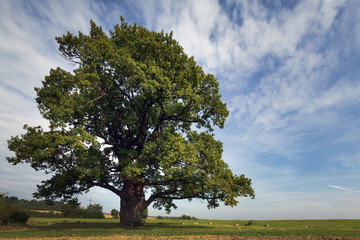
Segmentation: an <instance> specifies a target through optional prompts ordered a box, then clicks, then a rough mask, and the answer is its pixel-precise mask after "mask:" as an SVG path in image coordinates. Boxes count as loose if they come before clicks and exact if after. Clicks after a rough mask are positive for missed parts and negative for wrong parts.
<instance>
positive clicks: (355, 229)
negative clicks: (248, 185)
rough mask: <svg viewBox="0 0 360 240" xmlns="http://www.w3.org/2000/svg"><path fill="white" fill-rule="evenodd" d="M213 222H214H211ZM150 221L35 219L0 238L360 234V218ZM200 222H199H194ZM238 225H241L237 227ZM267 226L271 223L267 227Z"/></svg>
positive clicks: (3, 232) (7, 230)
mask: <svg viewBox="0 0 360 240" xmlns="http://www.w3.org/2000/svg"><path fill="white" fill-rule="evenodd" d="M210 222H211V223H212V224H211V225H210V224H209V223H210ZM247 222H248V221H222V220H147V221H146V224H145V225H144V226H143V227H137V228H120V227H119V220H116V219H69V218H32V219H30V222H29V224H28V225H27V226H17V227H16V226H13V227H7V228H0V238H29V237H32V238H34V237H38V238H40V237H41V238H46V237H62V236H76V237H94V236H98V237H100V236H111V235H126V236H134V235H136V236H184V235H196V236H201V235H236V236H324V237H360V220H286V221H253V225H251V226H244V225H245V224H246V223H247ZM194 223H197V224H194ZM234 224H235V225H236V224H238V226H234ZM264 225H269V227H266V226H264Z"/></svg>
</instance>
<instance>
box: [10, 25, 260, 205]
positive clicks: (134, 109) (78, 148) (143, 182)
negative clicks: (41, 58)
mask: <svg viewBox="0 0 360 240" xmlns="http://www.w3.org/2000/svg"><path fill="white" fill-rule="evenodd" d="M56 40H57V42H58V43H59V50H60V52H61V53H62V55H63V56H64V57H65V58H66V59H67V60H69V61H70V62H71V63H72V64H74V67H75V69H74V71H73V72H72V73H70V72H67V71H65V70H63V69H61V68H57V69H52V70H51V71H50V74H49V75H48V76H46V77H45V80H44V81H43V82H42V84H43V85H42V87H40V88H36V89H35V90H36V92H37V98H36V101H37V103H38V107H39V110H40V113H41V114H42V115H43V117H44V118H45V119H47V120H49V122H50V126H49V130H48V131H44V130H43V129H42V128H40V127H28V126H25V130H26V131H27V132H26V133H25V134H23V135H21V136H20V137H18V136H16V137H12V138H11V139H10V140H9V149H10V150H11V151H13V152H14V153H15V156H14V157H9V158H8V161H9V162H11V163H13V164H18V163H29V164H31V166H32V167H33V168H34V169H35V170H44V171H46V172H48V173H52V174H53V175H52V178H51V179H49V180H46V181H43V183H42V185H40V186H38V192H37V196H38V197H46V198H48V199H53V198H58V197H67V198H70V197H71V195H72V194H74V193H79V192H82V191H87V190H88V189H89V188H91V187H93V186H100V187H103V188H106V189H108V190H110V191H113V192H114V193H116V194H117V195H119V196H120V195H122V196H124V195H123V194H125V193H126V191H125V190H123V188H124V181H125V179H127V181H128V182H131V183H133V184H134V186H136V189H138V190H137V191H139V194H140V195H141V194H143V192H142V191H143V190H142V189H146V188H147V189H150V191H151V192H152V196H151V197H150V199H149V200H148V201H147V204H148V203H150V202H153V201H155V202H156V205H155V206H157V207H161V206H165V207H166V209H167V210H169V209H170V208H171V207H174V206H175V205H174V204H173V202H172V201H173V200H174V199H185V198H187V199H191V198H202V199H206V200H208V204H209V205H208V206H209V207H216V206H218V204H219V201H222V202H225V204H227V205H231V206H233V205H236V203H237V200H236V197H238V196H251V197H253V196H254V192H253V190H252V188H251V180H250V179H247V178H245V177H244V176H243V175H241V176H240V177H239V176H236V175H233V174H232V172H231V170H230V169H229V168H228V166H227V164H226V163H225V162H224V161H223V160H222V158H221V156H222V151H223V150H222V143H221V142H219V141H216V140H215V139H214V136H213V134H211V132H212V131H213V128H214V127H220V128H223V127H224V123H225V120H226V117H227V116H228V110H227V109H226V104H225V103H223V102H222V101H221V95H220V94H219V83H218V81H217V79H216V78H215V77H214V76H213V75H212V74H206V73H204V71H203V70H202V68H201V67H200V66H198V65H197V64H196V62H195V60H194V58H193V57H188V56H187V55H186V54H185V53H184V51H183V48H182V47H181V46H180V45H179V43H178V42H177V41H176V40H174V39H173V36H172V34H166V33H164V32H160V33H157V32H153V31H149V30H147V29H146V28H144V27H141V26H137V25H136V24H135V25H133V26H131V25H129V24H127V23H126V22H125V21H124V20H123V19H122V23H121V25H120V26H119V25H116V26H115V28H114V31H111V32H110V35H109V36H108V35H107V34H105V33H104V32H103V30H102V28H101V27H99V26H97V25H96V24H95V23H94V22H91V30H90V33H89V35H86V34H83V33H81V32H79V34H78V35H73V34H72V33H67V34H66V35H64V36H62V37H58V38H56ZM195 129H197V130H196V131H195ZM201 131H203V132H201Z"/></svg>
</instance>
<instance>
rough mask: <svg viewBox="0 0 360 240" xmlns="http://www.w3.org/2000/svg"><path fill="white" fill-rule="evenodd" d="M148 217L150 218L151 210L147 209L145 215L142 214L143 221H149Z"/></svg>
mask: <svg viewBox="0 0 360 240" xmlns="http://www.w3.org/2000/svg"><path fill="white" fill-rule="evenodd" d="M148 216H149V210H148V209H147V208H146V209H145V211H144V212H143V214H142V218H143V219H147V218H148Z"/></svg>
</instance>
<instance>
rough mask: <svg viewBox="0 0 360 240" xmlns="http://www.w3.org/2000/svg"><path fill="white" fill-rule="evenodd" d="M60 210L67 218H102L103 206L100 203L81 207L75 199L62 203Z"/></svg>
mask: <svg viewBox="0 0 360 240" xmlns="http://www.w3.org/2000/svg"><path fill="white" fill-rule="evenodd" d="M61 212H62V215H63V216H64V217H68V218H104V213H103V207H102V206H101V205H100V204H90V205H89V206H88V207H87V208H82V207H80V203H79V202H78V200H77V199H73V200H70V201H69V202H67V203H66V204H64V205H63V206H62V208H61Z"/></svg>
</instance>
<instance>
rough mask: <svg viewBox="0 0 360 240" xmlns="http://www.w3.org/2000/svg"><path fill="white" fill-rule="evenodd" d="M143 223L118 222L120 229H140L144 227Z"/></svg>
mask: <svg viewBox="0 0 360 240" xmlns="http://www.w3.org/2000/svg"><path fill="white" fill-rule="evenodd" d="M144 224H145V221H136V222H135V221H129V222H122V221H121V220H120V227H130V228H131V227H141V226H144Z"/></svg>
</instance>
